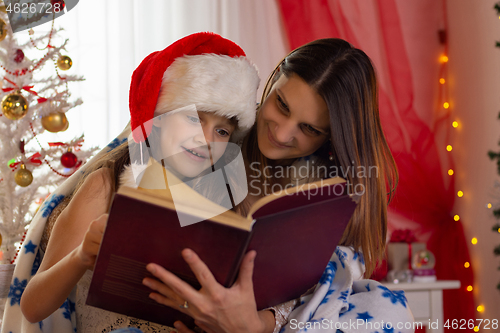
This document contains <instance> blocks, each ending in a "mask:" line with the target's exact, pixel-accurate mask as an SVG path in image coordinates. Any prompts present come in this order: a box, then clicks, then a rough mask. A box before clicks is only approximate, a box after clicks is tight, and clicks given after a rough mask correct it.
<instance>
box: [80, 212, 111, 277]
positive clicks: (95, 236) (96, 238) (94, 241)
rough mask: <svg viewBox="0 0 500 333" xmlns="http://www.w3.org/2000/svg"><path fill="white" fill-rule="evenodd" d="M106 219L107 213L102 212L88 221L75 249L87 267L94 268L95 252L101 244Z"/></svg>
mask: <svg viewBox="0 0 500 333" xmlns="http://www.w3.org/2000/svg"><path fill="white" fill-rule="evenodd" d="M107 221H108V214H102V215H101V216H99V217H98V218H97V219H96V220H94V221H92V222H90V225H89V228H88V229H87V232H86V233H85V236H84V238H83V241H82V243H81V244H80V246H79V247H77V249H76V252H77V255H78V258H79V259H80V260H81V261H82V263H83V265H84V266H85V267H87V268H88V269H94V264H95V261H96V258H97V252H98V251H99V246H100V245H101V241H102V236H103V235H104V229H105V228H106V222H107Z"/></svg>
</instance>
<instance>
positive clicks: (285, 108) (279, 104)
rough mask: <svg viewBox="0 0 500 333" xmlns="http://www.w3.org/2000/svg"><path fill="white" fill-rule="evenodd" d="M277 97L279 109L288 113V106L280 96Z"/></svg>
mask: <svg viewBox="0 0 500 333" xmlns="http://www.w3.org/2000/svg"><path fill="white" fill-rule="evenodd" d="M277 96H278V97H277V101H278V106H279V108H280V109H281V110H283V111H285V112H288V106H287V105H286V104H285V102H283V100H282V99H281V97H280V95H277Z"/></svg>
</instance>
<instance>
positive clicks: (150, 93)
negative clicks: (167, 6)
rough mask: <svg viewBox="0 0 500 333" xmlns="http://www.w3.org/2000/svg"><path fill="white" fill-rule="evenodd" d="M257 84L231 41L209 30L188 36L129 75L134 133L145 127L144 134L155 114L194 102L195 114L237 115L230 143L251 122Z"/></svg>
mask: <svg viewBox="0 0 500 333" xmlns="http://www.w3.org/2000/svg"><path fill="white" fill-rule="evenodd" d="M258 85H259V77H258V73H257V69H256V68H255V66H254V65H253V64H251V63H250V62H249V61H248V59H247V58H246V57H245V52H243V50H242V49H241V48H240V47H239V46H238V45H236V44H235V43H234V42H232V41H230V40H228V39H225V38H223V37H221V36H219V35H217V34H214V33H210V32H202V33H195V34H192V35H189V36H187V37H184V38H182V39H180V40H178V41H176V42H175V43H173V44H172V45H170V46H169V47H167V48H166V49H164V50H163V51H157V52H153V53H151V54H150V55H149V56H147V57H146V58H145V59H144V60H143V61H142V63H141V64H140V65H139V67H137V69H136V70H135V71H134V73H133V74H132V82H131V84H130V94H129V107H130V116H131V127H132V131H133V132H135V133H137V131H134V129H136V128H137V127H139V126H141V125H144V126H143V130H144V131H145V133H144V134H145V135H146V136H148V135H149V134H150V133H151V126H152V122H151V121H149V120H151V119H152V118H153V117H154V116H155V115H159V114H162V113H165V112H168V111H171V110H174V109H177V108H180V107H184V106H187V105H191V104H195V105H196V108H197V110H198V111H206V112H214V113H216V114H218V115H221V116H224V117H228V118H231V117H236V119H237V121H238V128H237V129H236V131H235V132H234V133H233V135H232V137H231V139H232V141H237V140H239V139H241V138H242V137H243V136H244V135H245V133H246V132H247V131H248V130H249V129H250V128H251V127H252V126H253V124H254V122H255V115H256V94H257V88H258ZM137 134H139V133H137ZM140 137H142V135H136V134H134V139H135V140H136V141H142V140H141V138H140Z"/></svg>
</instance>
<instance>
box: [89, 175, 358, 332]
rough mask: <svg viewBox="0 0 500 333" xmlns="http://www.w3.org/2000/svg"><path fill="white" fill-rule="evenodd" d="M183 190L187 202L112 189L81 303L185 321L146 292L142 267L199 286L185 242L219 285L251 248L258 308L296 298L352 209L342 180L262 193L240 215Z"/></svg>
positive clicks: (319, 268)
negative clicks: (186, 221)
mask: <svg viewBox="0 0 500 333" xmlns="http://www.w3.org/2000/svg"><path fill="white" fill-rule="evenodd" d="M185 191H186V193H185V194H186V195H185V198H186V200H185V201H183V202H182V201H179V200H175V203H174V200H172V196H171V193H170V192H169V191H166V190H146V189H141V188H137V189H136V188H128V187H122V188H120V190H119V191H118V192H117V193H116V194H115V196H114V199H113V202H112V205H111V209H110V212H109V219H108V222H107V226H106V231H105V234H104V237H103V241H102V244H101V247H100V250H99V255H98V258H97V262H96V265H95V268H94V273H93V277H92V283H91V286H90V290H89V294H88V298H87V304H88V305H92V306H96V307H99V308H103V309H106V310H109V311H113V312H118V313H122V314H126V315H129V316H132V317H136V318H141V319H145V320H149V321H152V322H157V323H160V324H164V325H170V326H172V324H173V322H174V321H176V320H182V321H183V322H184V323H186V324H187V325H188V326H192V325H193V321H192V319H191V318H190V317H188V316H186V315H184V314H182V313H181V312H179V311H177V310H173V309H171V308H168V307H166V306H163V305H159V304H157V303H156V302H155V301H153V300H151V299H150V298H149V297H148V295H149V293H150V292H151V290H150V289H149V288H147V287H145V286H143V285H142V279H143V278H144V277H145V276H151V275H150V274H149V273H148V272H147V270H146V268H145V267H146V265H147V264H148V263H150V262H154V263H157V264H159V265H161V266H163V267H165V268H166V269H168V270H169V271H171V272H172V273H174V274H176V275H177V276H179V277H180V278H182V279H183V280H185V281H187V282H188V283H190V284H191V285H193V286H194V287H195V288H199V287H200V286H199V284H198V282H197V280H196V278H195V276H194V274H193V273H192V272H191V270H190V268H189V266H188V265H187V264H186V262H185V261H184V260H183V259H182V257H181V255H180V253H181V251H182V250H183V249H185V248H190V249H192V250H194V251H195V252H196V253H197V254H198V255H199V257H200V258H201V259H202V260H203V261H204V262H205V263H206V264H207V266H208V267H209V268H210V270H211V271H212V273H213V274H214V276H215V278H216V279H217V281H219V283H221V284H222V285H224V286H226V287H230V286H231V285H232V284H233V283H234V282H235V280H236V279H237V275H238V271H239V266H240V264H241V260H242V258H243V256H244V255H245V253H247V252H248V251H249V250H256V251H257V257H256V259H255V266H254V273H253V285H254V290H255V298H256V302H257V307H258V309H259V310H260V309H264V308H266V307H270V306H274V305H277V304H280V303H283V302H286V301H289V300H292V299H295V298H298V297H300V296H301V295H302V294H303V293H305V292H306V291H307V290H308V289H310V288H311V287H313V286H314V285H315V284H316V283H318V281H319V280H320V278H321V276H322V273H323V271H324V269H325V268H326V266H327V264H328V261H329V259H330V257H331V255H332V254H333V252H334V251H335V248H336V246H337V244H338V242H339V240H340V238H341V237H342V234H343V233H344V230H345V228H346V225H347V223H348V222H349V220H350V218H351V216H352V214H353V212H354V209H355V207H356V202H355V201H356V200H354V198H353V197H351V196H349V195H347V194H346V192H347V188H346V182H345V181H344V180H343V179H342V178H331V179H327V180H323V181H319V182H316V183H311V184H307V185H304V186H297V187H289V188H287V189H286V191H282V192H280V193H273V194H271V195H268V196H266V197H263V198H261V199H259V200H258V201H256V202H255V204H254V205H253V206H252V209H251V211H250V214H249V215H248V216H247V217H243V216H240V215H238V214H236V213H235V212H233V211H230V210H229V211H225V212H223V213H221V214H218V215H216V216H213V213H210V212H209V211H210V210H212V209H213V212H218V211H220V207H218V206H217V205H216V204H215V203H211V202H203V200H205V201H208V199H205V198H204V197H203V196H201V195H199V194H198V193H196V192H195V191H194V190H192V189H191V188H189V187H188V186H186V188H185ZM202 202H203V204H202ZM199 207H203V209H200V208H199ZM207 212H208V213H207ZM205 215H206V216H209V218H207V219H206V220H204V221H202V222H198V223H195V224H191V225H187V226H184V227H182V226H181V225H180V223H179V219H180V218H183V217H186V216H195V217H202V218H203V216H205ZM212 216H213V217H212Z"/></svg>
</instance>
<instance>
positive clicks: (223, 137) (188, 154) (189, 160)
mask: <svg viewBox="0 0 500 333" xmlns="http://www.w3.org/2000/svg"><path fill="white" fill-rule="evenodd" d="M234 129H235V125H234V124H233V122H232V121H231V120H229V119H228V118H225V117H222V116H218V115H215V114H214V113H212V112H196V111H180V112H175V113H172V114H168V113H166V114H165V115H163V116H162V118H161V150H162V154H163V156H164V157H165V158H166V161H167V163H168V165H169V166H170V167H171V168H173V169H174V170H175V171H177V172H178V173H180V174H181V175H183V176H184V177H195V176H197V175H199V174H200V173H201V172H202V171H204V170H205V169H207V168H209V167H211V166H212V165H213V164H215V163H216V162H217V161H218V160H219V158H221V156H222V155H223V154H224V151H225V149H226V146H227V143H228V142H229V138H230V136H231V134H232V133H233V131H234Z"/></svg>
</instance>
